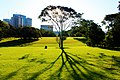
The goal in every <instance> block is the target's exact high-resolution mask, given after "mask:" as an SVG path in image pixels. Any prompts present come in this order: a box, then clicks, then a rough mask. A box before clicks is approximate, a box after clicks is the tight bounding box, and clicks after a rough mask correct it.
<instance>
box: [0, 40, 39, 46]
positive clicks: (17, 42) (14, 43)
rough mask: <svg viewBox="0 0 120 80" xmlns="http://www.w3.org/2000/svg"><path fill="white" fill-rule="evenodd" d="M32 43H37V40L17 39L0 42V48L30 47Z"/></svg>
mask: <svg viewBox="0 0 120 80" xmlns="http://www.w3.org/2000/svg"><path fill="white" fill-rule="evenodd" d="M34 41H37V39H30V40H24V39H17V40H12V41H6V42H0V47H13V46H21V47H23V46H28V45H30V44H31V43H32V42H34Z"/></svg>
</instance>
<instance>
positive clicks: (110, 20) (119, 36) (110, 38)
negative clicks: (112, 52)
mask: <svg viewBox="0 0 120 80" xmlns="http://www.w3.org/2000/svg"><path fill="white" fill-rule="evenodd" d="M118 10H119V11H120V2H119V6H118ZM103 24H104V25H106V26H107V28H108V31H107V33H106V38H105V40H106V45H107V47H120V12H118V13H115V14H109V15H106V16H105V18H104V20H103Z"/></svg>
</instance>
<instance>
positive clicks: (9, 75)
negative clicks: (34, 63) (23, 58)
mask: <svg viewBox="0 0 120 80" xmlns="http://www.w3.org/2000/svg"><path fill="white" fill-rule="evenodd" d="M26 67H27V66H23V67H21V68H19V69H18V70H16V71H13V72H11V73H9V74H8V75H5V76H3V77H2V78H0V80H9V79H11V78H13V77H14V76H16V75H17V73H18V72H19V71H20V70H22V69H24V68H26Z"/></svg>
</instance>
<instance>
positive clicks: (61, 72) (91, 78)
mask: <svg viewBox="0 0 120 80" xmlns="http://www.w3.org/2000/svg"><path fill="white" fill-rule="evenodd" d="M9 40H14V39H7V40H3V41H1V42H0V45H1V44H2V43H3V42H6V41H9ZM15 42H16V41H15ZM12 43H14V41H13V42H12ZM16 43H17V42H16ZM9 44H10V43H9ZM2 45H3V44H2ZM21 45H22V47H21ZM44 46H48V49H44ZM64 46H65V51H66V53H67V57H68V58H67V59H66V56H65V54H62V55H61V50H60V49H58V44H57V43H56V39H55V38H51V37H50V38H42V39H40V40H39V41H34V42H31V43H26V44H25V43H24V44H19V45H14V46H13V45H9V46H7V47H1V48H0V80H8V79H9V80H21V79H22V80H34V79H36V80H46V79H48V80H60V79H62V80H78V79H82V80H103V79H104V80H107V79H108V80H112V79H120V51H112V50H105V49H100V48H96V47H94V48H93V47H88V46H86V45H85V44H83V43H82V42H80V41H77V40H74V39H73V38H67V40H65V41H64Z"/></svg>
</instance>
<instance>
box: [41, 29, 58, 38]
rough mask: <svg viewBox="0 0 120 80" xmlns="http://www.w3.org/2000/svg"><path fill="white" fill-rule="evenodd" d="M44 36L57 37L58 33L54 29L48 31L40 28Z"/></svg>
mask: <svg viewBox="0 0 120 80" xmlns="http://www.w3.org/2000/svg"><path fill="white" fill-rule="evenodd" d="M40 32H41V35H42V37H55V36H56V34H55V33H54V32H53V31H47V30H44V29H40Z"/></svg>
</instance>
